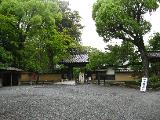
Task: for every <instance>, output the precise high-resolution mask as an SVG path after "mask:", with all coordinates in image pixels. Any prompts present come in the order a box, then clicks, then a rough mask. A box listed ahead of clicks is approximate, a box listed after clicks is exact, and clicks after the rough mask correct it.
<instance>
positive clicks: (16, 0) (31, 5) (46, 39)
mask: <svg viewBox="0 0 160 120" xmlns="http://www.w3.org/2000/svg"><path fill="white" fill-rule="evenodd" d="M60 3H65V2H59V1H57V0H47V1H46V0H1V4H0V45H1V47H2V48H3V49H0V50H1V52H2V53H3V54H2V55H1V61H2V62H3V63H9V64H11V63H12V64H11V66H15V67H20V68H21V69H24V70H28V71H38V72H52V71H53V70H54V66H55V64H57V63H58V62H59V61H60V60H61V59H63V58H64V57H66V56H67V55H69V49H71V48H77V47H78V48H80V44H79V43H78V42H77V41H78V39H79V37H80V34H81V32H80V31H79V29H81V28H82V27H81V25H80V16H79V14H78V12H76V11H74V12H72V11H71V10H70V9H69V8H68V5H67V6H66V8H65V7H62V4H60ZM63 8H64V10H63ZM66 24H69V26H68V25H67V26H65V25H66ZM60 26H61V27H60ZM59 28H62V29H61V30H60V29H59ZM4 51H5V52H4ZM8 56H11V58H12V60H10V58H9V57H8ZM9 61H12V62H9Z"/></svg>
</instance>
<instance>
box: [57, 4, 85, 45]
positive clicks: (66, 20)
mask: <svg viewBox="0 0 160 120" xmlns="http://www.w3.org/2000/svg"><path fill="white" fill-rule="evenodd" d="M59 4H60V9H61V12H62V20H61V21H58V22H57V27H58V31H60V32H62V31H64V30H66V31H67V34H69V35H70V36H71V37H72V38H73V39H74V40H76V41H78V42H79V41H81V29H82V28H83V26H82V25H81V23H80V20H81V17H80V16H79V13H78V11H71V9H70V8H69V7H68V6H69V2H67V1H60V2H59Z"/></svg>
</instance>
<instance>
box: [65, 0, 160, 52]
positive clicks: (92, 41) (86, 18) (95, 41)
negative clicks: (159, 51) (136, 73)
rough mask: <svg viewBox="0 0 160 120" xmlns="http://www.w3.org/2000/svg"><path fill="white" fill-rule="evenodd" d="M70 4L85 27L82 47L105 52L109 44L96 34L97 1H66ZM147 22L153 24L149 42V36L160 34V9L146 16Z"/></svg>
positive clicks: (114, 42)
mask: <svg viewBox="0 0 160 120" xmlns="http://www.w3.org/2000/svg"><path fill="white" fill-rule="evenodd" d="M66 1H69V3H70V8H71V9H72V10H77V11H79V14H80V16H81V17H82V20H81V23H82V25H83V26H85V27H84V28H83V31H82V45H84V46H92V47H94V48H98V49H99V50H102V51H104V47H106V45H107V43H104V42H103V39H102V38H100V37H99V35H98V33H97V32H96V26H95V22H94V21H93V19H92V6H93V3H94V2H95V1H96V0H66ZM145 18H146V19H147V20H149V21H150V22H151V24H152V30H151V33H149V34H148V35H146V36H144V38H145V40H146V41H147V40H148V38H149V36H150V35H151V34H152V33H154V32H160V9H157V11H156V12H154V13H152V15H150V14H147V15H146V16H145ZM117 42H118V41H115V40H114V41H111V42H110V43H111V44H116V43H117Z"/></svg>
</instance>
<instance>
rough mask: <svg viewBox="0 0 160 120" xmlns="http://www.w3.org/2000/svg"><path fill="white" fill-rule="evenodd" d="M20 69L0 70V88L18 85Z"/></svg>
mask: <svg viewBox="0 0 160 120" xmlns="http://www.w3.org/2000/svg"><path fill="white" fill-rule="evenodd" d="M21 71H22V70H21V69H18V68H14V67H8V68H1V69H0V86H16V85H18V83H19V79H20V73H21Z"/></svg>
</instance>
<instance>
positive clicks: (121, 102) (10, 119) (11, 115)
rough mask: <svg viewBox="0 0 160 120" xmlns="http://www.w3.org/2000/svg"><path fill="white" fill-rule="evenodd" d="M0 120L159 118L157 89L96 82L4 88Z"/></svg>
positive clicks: (123, 119) (137, 119)
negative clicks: (101, 84)
mask: <svg viewBox="0 0 160 120" xmlns="http://www.w3.org/2000/svg"><path fill="white" fill-rule="evenodd" d="M0 120H160V91H157V92H146V93H141V92H139V90H135V89H129V88H123V87H102V86H97V85H48V86H47V85H43V86H40V85H39V86H19V87H3V88H0Z"/></svg>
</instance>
